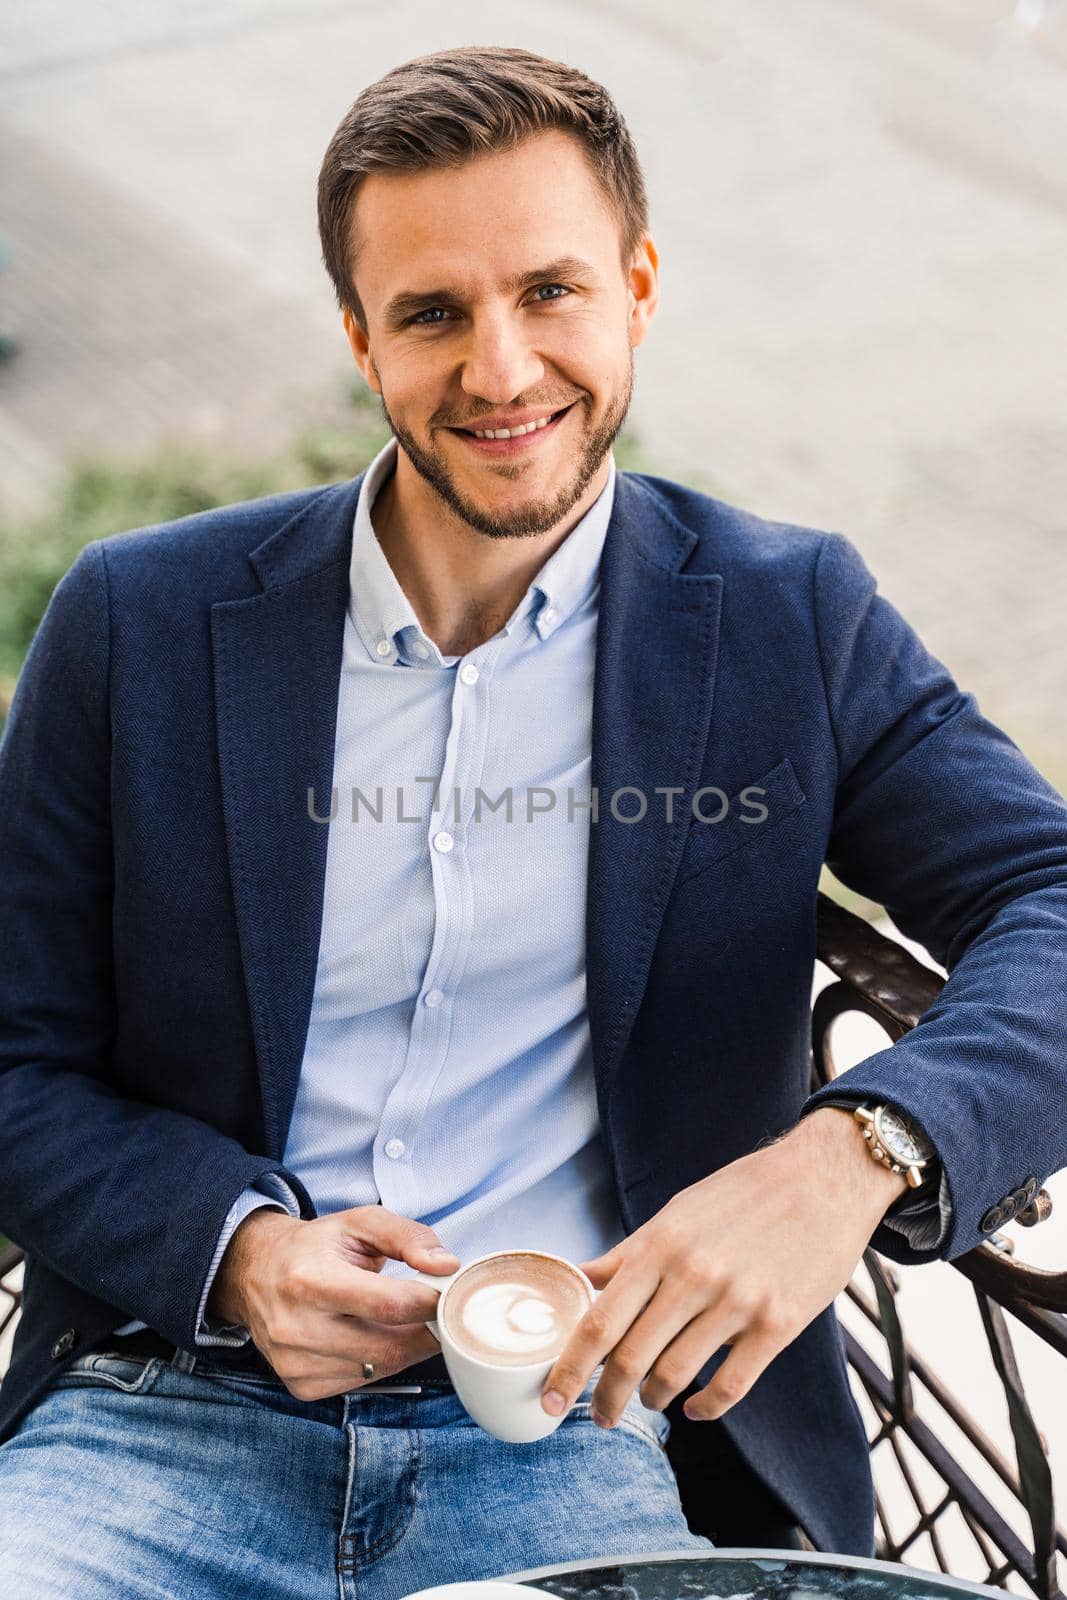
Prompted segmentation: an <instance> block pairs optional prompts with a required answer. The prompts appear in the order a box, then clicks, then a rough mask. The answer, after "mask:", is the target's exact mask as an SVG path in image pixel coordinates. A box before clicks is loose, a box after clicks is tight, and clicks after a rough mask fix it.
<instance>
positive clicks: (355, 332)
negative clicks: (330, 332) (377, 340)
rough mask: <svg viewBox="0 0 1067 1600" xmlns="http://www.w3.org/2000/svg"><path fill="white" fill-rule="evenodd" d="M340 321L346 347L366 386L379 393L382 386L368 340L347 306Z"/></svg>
mask: <svg viewBox="0 0 1067 1600" xmlns="http://www.w3.org/2000/svg"><path fill="white" fill-rule="evenodd" d="M341 321H342V322H343V323H344V328H345V337H346V338H347V340H348V348H349V349H350V350H351V352H352V355H353V357H354V358H355V362H356V366H357V367H358V368H359V370H360V372H361V373H362V374H363V377H364V379H365V381H366V383H367V385H368V387H369V388H371V389H373V390H374V392H375V394H381V392H382V386H381V384H380V383H379V381H378V369H377V367H376V366H375V365H374V362H373V360H372V359H371V353H370V342H369V340H368V338H367V335H366V333H365V332H364V330H363V329H362V328H361V327H360V325H359V323H358V322H357V321H356V318H355V314H354V312H352V311H350V310H349V309H348V308H347V306H346V307H345V310H344V312H343V314H342V317H341Z"/></svg>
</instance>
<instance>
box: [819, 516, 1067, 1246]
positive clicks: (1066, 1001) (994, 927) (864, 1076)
mask: <svg viewBox="0 0 1067 1600" xmlns="http://www.w3.org/2000/svg"><path fill="white" fill-rule="evenodd" d="M814 585H815V596H814V606H815V618H816V627H817V632H818V646H819V655H820V660H821V665H822V672H823V679H824V684H825V692H826V702H827V711H828V715H829V719H830V722H831V725H832V728H833V734H834V742H835V747H836V754H837V764H838V765H837V774H836V782H837V787H836V801H835V807H834V815H833V823H832V828H831V834H830V839H829V844H828V848H827V852H826V861H827V864H828V865H829V867H830V868H831V870H832V871H833V872H834V874H835V875H836V876H837V877H838V878H839V879H840V880H841V882H842V883H844V884H846V885H848V887H849V888H851V889H854V890H856V891H858V892H859V893H860V894H862V895H865V896H867V897H868V898H869V899H871V900H874V901H876V902H878V903H879V904H881V905H883V906H885V908H886V911H887V912H888V914H889V916H890V917H891V918H892V920H893V922H894V923H895V924H896V926H897V927H898V928H899V929H900V931H901V932H902V933H903V934H905V935H906V936H907V937H908V938H910V939H914V940H916V941H917V942H918V943H920V944H922V945H924V946H925V947H926V949H927V950H928V951H929V952H930V954H931V955H932V956H933V957H934V959H935V960H936V961H937V962H939V963H940V964H941V965H942V966H943V967H944V968H945V969H946V971H947V973H948V981H947V983H946V984H945V987H944V989H943V990H942V992H941V994H940V995H939V997H938V999H937V1000H936V1001H935V1003H934V1004H933V1005H932V1006H931V1007H930V1008H929V1010H928V1011H927V1012H926V1013H925V1015H924V1016H923V1017H922V1019H921V1020H920V1022H919V1024H918V1026H917V1027H915V1028H914V1029H912V1031H911V1032H910V1033H908V1034H906V1035H905V1036H904V1038H902V1039H901V1040H899V1041H898V1042H897V1043H896V1044H895V1045H893V1046H892V1047H891V1048H888V1049H885V1050H880V1051H878V1052H877V1054H875V1055H873V1056H870V1057H869V1058H868V1059H867V1060H866V1061H863V1062H861V1063H860V1064H859V1065H858V1066H856V1067H855V1068H853V1069H851V1070H850V1071H849V1072H848V1073H846V1074H845V1076H844V1077H843V1078H842V1079H839V1080H838V1082H837V1083H836V1084H832V1085H829V1086H828V1087H827V1088H825V1089H822V1090H819V1091H818V1092H817V1093H816V1094H815V1095H814V1096H812V1098H811V1099H810V1100H809V1101H808V1102H807V1103H806V1105H805V1107H804V1111H805V1113H807V1112H809V1111H811V1110H813V1109H815V1107H816V1106H818V1105H820V1104H822V1103H823V1102H824V1101H828V1100H831V1099H833V1098H834V1097H835V1096H837V1097H840V1094H841V1091H842V1090H843V1089H845V1087H846V1086H847V1091H848V1095H849V1098H859V1097H863V1098H870V1099H873V1098H877V1099H884V1100H889V1101H893V1102H894V1103H895V1104H896V1105H898V1106H900V1107H901V1108H902V1109H903V1110H904V1111H906V1112H907V1113H908V1114H909V1115H910V1116H911V1117H913V1118H914V1119H915V1120H916V1121H917V1122H918V1124H919V1126H920V1127H921V1128H922V1129H923V1130H924V1131H925V1133H926V1134H927V1136H928V1138H930V1139H931V1140H932V1141H933V1144H934V1146H935V1148H936V1150H937V1153H938V1156H939V1158H940V1160H941V1162H942V1166H943V1170H944V1174H945V1178H946V1181H947V1185H948V1190H949V1194H950V1196H951V1214H950V1223H949V1227H948V1229H947V1233H946V1235H945V1237H944V1238H943V1239H942V1240H941V1241H940V1242H939V1244H938V1246H937V1247H936V1248H934V1249H930V1248H928V1249H915V1248H913V1247H911V1246H910V1245H908V1244H907V1243H906V1242H905V1240H904V1239H903V1237H902V1236H901V1234H900V1233H899V1232H894V1231H893V1230H892V1229H890V1228H887V1227H885V1226H884V1225H883V1226H882V1227H881V1228H879V1230H878V1232H877V1233H876V1234H875V1236H874V1241H873V1242H874V1244H875V1246H876V1248H877V1249H879V1250H882V1251H884V1252H885V1254H887V1255H889V1256H892V1257H894V1258H896V1259H897V1260H900V1261H904V1262H913V1261H923V1260H930V1259H933V1258H936V1257H938V1256H943V1257H948V1258H951V1257H953V1256H957V1255H961V1254H962V1253H964V1252H965V1251H967V1250H971V1249H973V1248H974V1247H975V1246H976V1245H978V1244H980V1243H981V1242H982V1240H983V1239H984V1238H985V1237H987V1236H988V1234H989V1233H991V1232H993V1231H994V1230H995V1228H996V1227H998V1226H1000V1225H1001V1223H1002V1222H1003V1221H1006V1220H1008V1219H1009V1217H1010V1215H1013V1214H1014V1211H1016V1210H1019V1209H1021V1207H1022V1205H1023V1204H1024V1203H1025V1201H1024V1198H1023V1197H1024V1195H1025V1193H1026V1190H1027V1187H1028V1186H1029V1187H1030V1190H1031V1192H1032V1189H1033V1187H1034V1186H1036V1184H1040V1183H1043V1182H1044V1181H1045V1179H1046V1178H1047V1177H1048V1176H1049V1174H1050V1173H1052V1172H1055V1171H1057V1170H1058V1169H1059V1168H1060V1167H1062V1166H1064V1165H1067V1131H1065V1130H1067V1123H1065V1121H1064V1118H1063V1116H1062V1115H1061V1112H1062V1107H1063V1106H1064V1104H1065V1103H1067V801H1065V800H1064V798H1063V796H1062V795H1060V794H1058V793H1057V792H1056V790H1055V789H1054V788H1052V786H1051V785H1050V784H1049V783H1048V782H1046V780H1045V779H1044V778H1043V777H1042V776H1041V774H1040V773H1039V772H1038V771H1037V770H1036V768H1035V767H1033V766H1032V765H1031V763H1030V762H1029V761H1028V760H1027V759H1026V757H1025V756H1024V755H1023V754H1022V752H1021V751H1020V750H1019V748H1018V747H1017V746H1016V745H1015V744H1014V743H1013V741H1012V740H1011V739H1009V738H1008V736H1007V734H1006V733H1004V732H1003V731H1002V730H1001V729H1000V728H998V727H996V726H994V724H993V723H991V722H989V721H988V720H987V719H986V718H985V717H983V715H982V713H981V711H980V710H979V707H978V704H977V701H976V700H975V698H974V696H973V695H972V694H968V693H965V692H963V691H962V690H961V689H959V688H958V687H957V685H956V683H955V682H954V681H953V679H952V677H951V675H950V674H949V672H948V671H947V669H946V668H945V667H944V666H943V665H942V663H941V662H940V661H938V660H936V659H935V658H934V657H933V656H932V655H931V654H930V653H929V652H928V651H927V650H926V649H925V647H924V646H923V644H922V643H921V641H920V640H919V638H918V636H917V635H916V633H915V632H914V630H913V629H912V628H911V627H910V626H909V625H908V624H907V623H906V622H905V621H904V619H903V618H902V617H901V616H900V614H899V613H898V612H897V611H896V610H895V609H894V608H893V607H892V606H891V605H890V604H889V603H888V602H887V601H886V600H885V599H884V598H883V597H882V596H881V595H879V594H878V593H877V590H876V584H875V580H874V578H873V577H872V576H871V573H870V572H869V571H868V569H867V567H866V565H865V564H864V562H863V559H862V558H861V556H860V555H859V554H858V552H857V551H856V550H855V548H854V547H853V546H852V545H851V544H850V543H849V541H848V540H847V539H845V538H843V537H842V536H841V535H840V534H831V535H827V536H826V538H825V540H824V542H823V543H822V544H821V546H820V548H819V553H818V556H817V560H816V563H815V569H814Z"/></svg>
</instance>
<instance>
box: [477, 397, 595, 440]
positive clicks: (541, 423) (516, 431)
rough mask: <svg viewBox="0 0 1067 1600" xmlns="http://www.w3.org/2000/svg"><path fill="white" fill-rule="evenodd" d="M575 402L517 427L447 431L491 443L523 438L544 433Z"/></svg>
mask: <svg viewBox="0 0 1067 1600" xmlns="http://www.w3.org/2000/svg"><path fill="white" fill-rule="evenodd" d="M577 404H578V402H577V401H576V400H572V401H571V402H570V405H566V406H561V407H560V409H559V410H558V411H553V412H552V413H551V414H550V415H549V416H547V417H541V418H539V419H538V421H537V422H527V423H524V424H523V425H522V426H521V427H518V428H492V429H489V430H488V431H485V430H481V429H478V428H450V429H449V432H450V433H458V434H461V435H462V436H463V437H464V438H467V439H477V440H479V441H482V442H486V443H491V442H493V441H495V440H499V441H501V442H503V443H506V442H508V441H510V440H512V439H525V438H526V437H527V436H528V435H529V434H532V433H544V432H545V430H546V429H547V428H551V427H553V426H554V424H555V423H557V422H558V421H559V419H560V418H561V417H563V416H565V415H566V413H567V412H568V411H570V409H571V407H572V406H575V405H577Z"/></svg>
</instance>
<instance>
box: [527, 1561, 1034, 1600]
mask: <svg viewBox="0 0 1067 1600" xmlns="http://www.w3.org/2000/svg"><path fill="white" fill-rule="evenodd" d="M508 1581H509V1582H512V1583H519V1584H528V1585H529V1586H530V1587H531V1588H533V1589H535V1590H538V1591H540V1592H543V1593H545V1594H551V1595H556V1596H558V1597H559V1600H963V1597H964V1596H966V1595H986V1596H999V1597H1000V1600H1005V1595H1004V1590H1003V1589H990V1588H987V1587H985V1586H984V1585H982V1584H974V1583H966V1582H964V1581H963V1580H961V1579H959V1578H946V1577H944V1576H943V1575H942V1574H940V1573H930V1574H927V1573H925V1572H919V1571H917V1570H916V1569H914V1568H911V1567H898V1566H894V1565H892V1564H890V1563H889V1562H882V1561H862V1560H859V1559H854V1558H852V1557H842V1556H822V1555H811V1554H808V1553H806V1552H805V1553H802V1552H800V1551H796V1552H794V1551H788V1552H774V1551H767V1552H766V1553H763V1552H759V1551H718V1552H717V1553H716V1554H715V1555H709V1556H701V1557H693V1556H683V1557H681V1558H679V1557H674V1558H671V1557H669V1556H664V1557H656V1556H633V1557H630V1558H626V1557H622V1558H620V1559H619V1560H617V1561H615V1562H614V1563H611V1564H607V1565H597V1566H590V1565H588V1564H587V1563H585V1564H580V1565H575V1564H573V1563H572V1564H571V1565H570V1566H567V1567H542V1568H539V1569H538V1570H537V1572H536V1573H534V1572H525V1573H514V1574H512V1575H511V1577H510V1578H509V1580H508Z"/></svg>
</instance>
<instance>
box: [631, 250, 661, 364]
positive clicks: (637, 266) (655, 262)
mask: <svg viewBox="0 0 1067 1600" xmlns="http://www.w3.org/2000/svg"><path fill="white" fill-rule="evenodd" d="M627 298H628V300H629V306H630V317H629V323H630V327H629V332H630V348H631V349H632V350H635V349H636V348H637V346H638V345H639V344H643V343H644V339H645V335H646V334H647V332H648V330H649V327H650V326H651V323H652V318H653V317H654V316H655V314H656V308H657V306H658V305H659V251H658V250H657V249H656V242H655V240H654V239H653V237H652V235H651V234H650V233H646V234H644V235H643V237H642V238H641V241H640V243H639V244H638V246H637V248H636V250H635V251H634V255H633V260H632V261H631V263H630V272H629V276H628V278H627Z"/></svg>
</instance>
